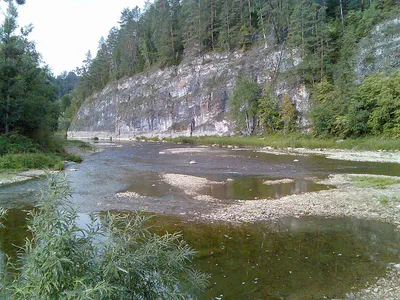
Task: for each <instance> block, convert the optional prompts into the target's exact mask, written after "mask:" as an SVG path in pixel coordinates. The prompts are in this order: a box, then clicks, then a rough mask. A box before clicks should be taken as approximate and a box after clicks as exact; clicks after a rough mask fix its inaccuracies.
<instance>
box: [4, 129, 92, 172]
mask: <svg viewBox="0 0 400 300" xmlns="http://www.w3.org/2000/svg"><path fill="white" fill-rule="evenodd" d="M68 146H70V147H77V148H79V149H81V150H83V151H85V150H91V149H92V146H91V145H90V144H88V143H85V142H83V141H71V140H66V139H63V138H60V137H58V136H49V137H46V138H45V139H43V140H40V141H35V140H33V139H31V138H28V137H26V136H22V135H19V134H17V133H9V134H3V135H1V136H0V170H27V169H55V170H63V169H64V166H65V164H64V161H65V160H69V161H74V162H77V163H80V162H82V157H81V156H80V155H76V154H68V153H67V152H66V151H65V150H64V149H65V147H68Z"/></svg>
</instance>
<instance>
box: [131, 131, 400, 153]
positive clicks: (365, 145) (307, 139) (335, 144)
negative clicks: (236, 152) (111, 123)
mask: <svg viewBox="0 0 400 300" xmlns="http://www.w3.org/2000/svg"><path fill="white" fill-rule="evenodd" d="M138 139H141V140H146V138H145V137H138ZM147 139H148V140H153V141H154V140H155V139H157V138H154V137H153V138H147ZM162 140H164V141H167V142H170V143H175V144H176V143H181V144H190V145H214V146H218V147H224V146H239V147H250V148H264V147H270V148H273V149H276V150H284V149H288V148H300V149H310V150H317V151H318V150H320V149H325V150H327V149H331V150H334V149H347V150H353V151H384V150H385V151H400V142H399V141H398V140H395V139H384V138H379V137H364V138H357V139H350V138H349V139H345V140H342V139H337V138H336V139H335V138H329V139H322V138H316V137H313V136H311V135H309V134H297V133H293V134H288V135H283V134H271V135H265V136H231V137H228V136H196V137H187V136H181V137H177V138H164V139H162Z"/></svg>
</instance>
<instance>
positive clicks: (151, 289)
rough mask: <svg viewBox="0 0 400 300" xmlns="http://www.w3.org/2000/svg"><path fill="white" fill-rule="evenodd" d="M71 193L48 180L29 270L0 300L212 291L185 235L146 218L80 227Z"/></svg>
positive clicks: (25, 258)
mask: <svg viewBox="0 0 400 300" xmlns="http://www.w3.org/2000/svg"><path fill="white" fill-rule="evenodd" d="M68 193H69V188H68V185H67V184H66V183H65V180H60V179H59V178H57V177H51V178H50V180H49V186H48V189H47V190H46V191H44V192H42V197H41V200H40V202H39V203H38V206H37V210H34V211H31V212H30V217H31V222H30V225H29V230H30V231H31V232H32V238H31V239H28V240H27V241H26V244H25V247H24V248H23V250H24V251H23V255H21V261H22V263H23V265H22V267H21V268H20V269H19V273H18V274H19V275H17V278H16V279H15V281H14V282H13V283H12V284H11V285H10V286H5V287H3V290H2V291H3V295H1V294H0V296H2V299H4V298H8V299H118V300H119V299H187V298H190V297H192V296H193V295H194V294H196V293H198V292H200V291H201V290H202V289H204V288H205V287H206V285H207V276H206V275H205V274H202V273H200V272H197V271H195V270H193V269H192V268H191V267H190V266H189V265H188V263H189V262H190V261H191V258H192V257H193V255H194V253H195V252H194V251H193V250H192V249H190V247H189V246H188V245H187V244H186V243H185V242H184V241H183V240H182V239H181V236H180V234H177V233H175V234H165V235H164V236H158V235H155V234H152V233H150V232H149V231H148V230H147V228H146V227H145V226H144V223H145V221H146V220H147V219H148V217H145V216H143V215H140V214H136V215H127V214H125V215H124V214H116V215H112V214H107V215H106V216H104V218H100V219H97V218H96V217H94V216H92V217H91V219H92V221H91V223H90V224H88V225H87V228H85V229H82V228H78V227H77V225H76V224H77V220H78V215H77V213H76V210H75V209H74V207H73V206H72V205H71V204H70V203H68V201H67V199H66V197H67V196H68Z"/></svg>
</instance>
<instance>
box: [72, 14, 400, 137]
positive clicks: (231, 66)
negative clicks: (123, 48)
mask: <svg viewBox="0 0 400 300" xmlns="http://www.w3.org/2000/svg"><path fill="white" fill-rule="evenodd" d="M399 53H400V19H399V18H395V19H392V20H390V21H387V22H384V23H382V24H379V25H378V26H376V27H375V28H374V29H373V30H372V31H371V33H370V34H369V35H368V36H367V37H366V38H364V39H362V40H361V41H360V43H359V45H358V47H357V51H356V54H355V56H354V68H355V71H356V73H357V76H358V81H361V80H362V78H363V77H365V76H366V75H368V74H370V73H371V72H374V71H382V70H384V71H390V70H395V69H398V68H399V67H400V56H399ZM295 57H296V56H295V55H293V53H289V52H286V51H284V50H283V49H278V50H276V49H274V48H272V47H266V46H265V47H254V48H253V49H252V50H250V51H245V52H244V51H237V52H234V53H208V54H206V55H204V56H201V57H196V58H191V59H186V60H184V61H183V62H182V63H181V64H180V65H179V66H174V67H170V68H166V69H163V70H153V71H148V72H146V73H141V74H137V75H135V76H133V77H130V78H124V79H121V80H119V81H117V82H113V83H111V84H109V85H108V86H106V88H104V90H102V91H101V92H99V93H97V94H95V95H93V96H91V97H90V98H88V99H87V100H86V101H85V102H84V104H83V105H82V107H81V109H80V111H79V112H78V114H77V116H76V118H75V119H74V120H73V122H72V124H71V126H70V128H69V131H68V137H70V138H93V137H99V138H110V137H112V138H120V139H130V138H134V137H135V136H179V135H189V134H190V127H191V124H192V125H194V131H193V135H226V134H231V133H233V131H234V123H233V121H232V120H230V119H229V118H228V115H229V114H228V113H229V99H230V98H231V96H232V91H233V88H234V87H235V83H236V80H237V78H238V76H247V77H253V78H255V79H256V80H257V82H258V83H260V84H265V83H266V82H268V81H271V80H272V78H274V77H275V76H276V74H278V73H282V72H285V71H290V69H291V68H293V67H294V66H296V65H297V64H298V63H299V62H300V60H299V59H297V58H295ZM286 73H290V72H286ZM290 82H291V83H289V80H283V81H282V80H280V81H279V82H278V84H277V85H276V86H277V90H276V91H275V93H276V94H277V96H278V97H279V96H281V95H282V94H284V93H287V94H289V96H290V97H291V99H292V101H293V103H294V104H295V107H296V109H297V111H298V116H299V119H298V124H299V125H302V126H303V127H307V125H309V121H308V119H307V112H308V110H309V93H308V91H307V89H306V88H305V86H304V85H302V84H301V83H299V82H297V81H296V80H293V79H292V80H290Z"/></svg>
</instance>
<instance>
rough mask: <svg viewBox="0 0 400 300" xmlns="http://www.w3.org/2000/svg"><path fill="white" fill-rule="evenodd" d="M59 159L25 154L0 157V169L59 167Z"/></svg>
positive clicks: (50, 156) (44, 155)
mask: <svg viewBox="0 0 400 300" xmlns="http://www.w3.org/2000/svg"><path fill="white" fill-rule="evenodd" d="M60 161H61V159H60V157H58V156H57V155H55V154H46V153H26V154H7V155H3V156H0V169H12V170H24V169H47V168H55V167H59V163H60Z"/></svg>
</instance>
